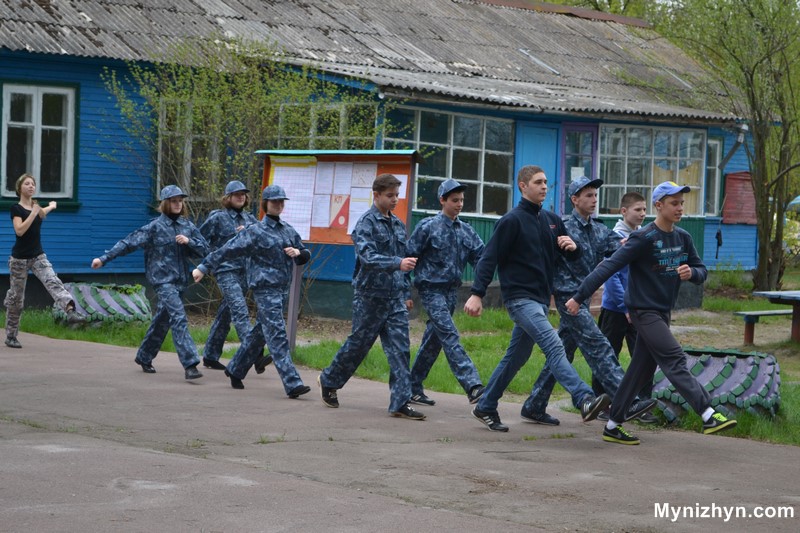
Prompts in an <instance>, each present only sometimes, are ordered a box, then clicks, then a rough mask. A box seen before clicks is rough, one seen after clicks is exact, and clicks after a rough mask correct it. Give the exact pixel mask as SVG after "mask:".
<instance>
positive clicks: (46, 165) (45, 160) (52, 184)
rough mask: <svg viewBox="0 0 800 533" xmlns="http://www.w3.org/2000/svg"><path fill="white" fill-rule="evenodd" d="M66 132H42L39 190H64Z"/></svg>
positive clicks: (45, 191)
mask: <svg viewBox="0 0 800 533" xmlns="http://www.w3.org/2000/svg"><path fill="white" fill-rule="evenodd" d="M64 145H65V143H64V132H63V131H62V130H44V131H43V132H42V147H41V154H40V157H41V162H40V166H39V190H40V191H41V192H43V193H48V192H49V193H53V192H63V190H64V187H63V186H62V177H63V176H64V161H65V157H64V156H65V154H64V148H65V146H64Z"/></svg>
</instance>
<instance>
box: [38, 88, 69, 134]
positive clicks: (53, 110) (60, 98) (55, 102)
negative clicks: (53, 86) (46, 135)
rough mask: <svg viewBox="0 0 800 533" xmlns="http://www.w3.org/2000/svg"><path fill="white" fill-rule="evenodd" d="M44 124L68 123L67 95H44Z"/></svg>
mask: <svg viewBox="0 0 800 533" xmlns="http://www.w3.org/2000/svg"><path fill="white" fill-rule="evenodd" d="M42 125H43V126H66V125H67V97H66V96H65V95H63V94H47V93H45V94H44V95H42Z"/></svg>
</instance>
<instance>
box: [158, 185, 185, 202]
mask: <svg viewBox="0 0 800 533" xmlns="http://www.w3.org/2000/svg"><path fill="white" fill-rule="evenodd" d="M176 196H181V197H183V198H186V197H187V196H189V195H188V194H186V193H185V192H183V191H182V190H181V188H180V187H178V186H177V185H167V186H166V187H164V188H163V189H161V196H160V198H161V199H162V200H169V199H170V198H175V197H176Z"/></svg>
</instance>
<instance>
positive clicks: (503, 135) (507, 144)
mask: <svg viewBox="0 0 800 533" xmlns="http://www.w3.org/2000/svg"><path fill="white" fill-rule="evenodd" d="M513 142H514V124H513V123H512V122H500V121H496V120H487V121H486V144H485V145H484V148H485V149H486V150H495V151H497V152H511V151H513V146H514V145H513Z"/></svg>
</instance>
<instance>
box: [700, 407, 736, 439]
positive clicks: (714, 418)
mask: <svg viewBox="0 0 800 533" xmlns="http://www.w3.org/2000/svg"><path fill="white" fill-rule="evenodd" d="M735 427H736V420H733V419H729V418H728V417H726V416H725V415H723V414H722V413H717V412H715V413H714V414H713V415H711V418H709V419H708V422H703V435H710V434H712V433H716V432H717V431H722V430H723V429H731V428H735Z"/></svg>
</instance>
